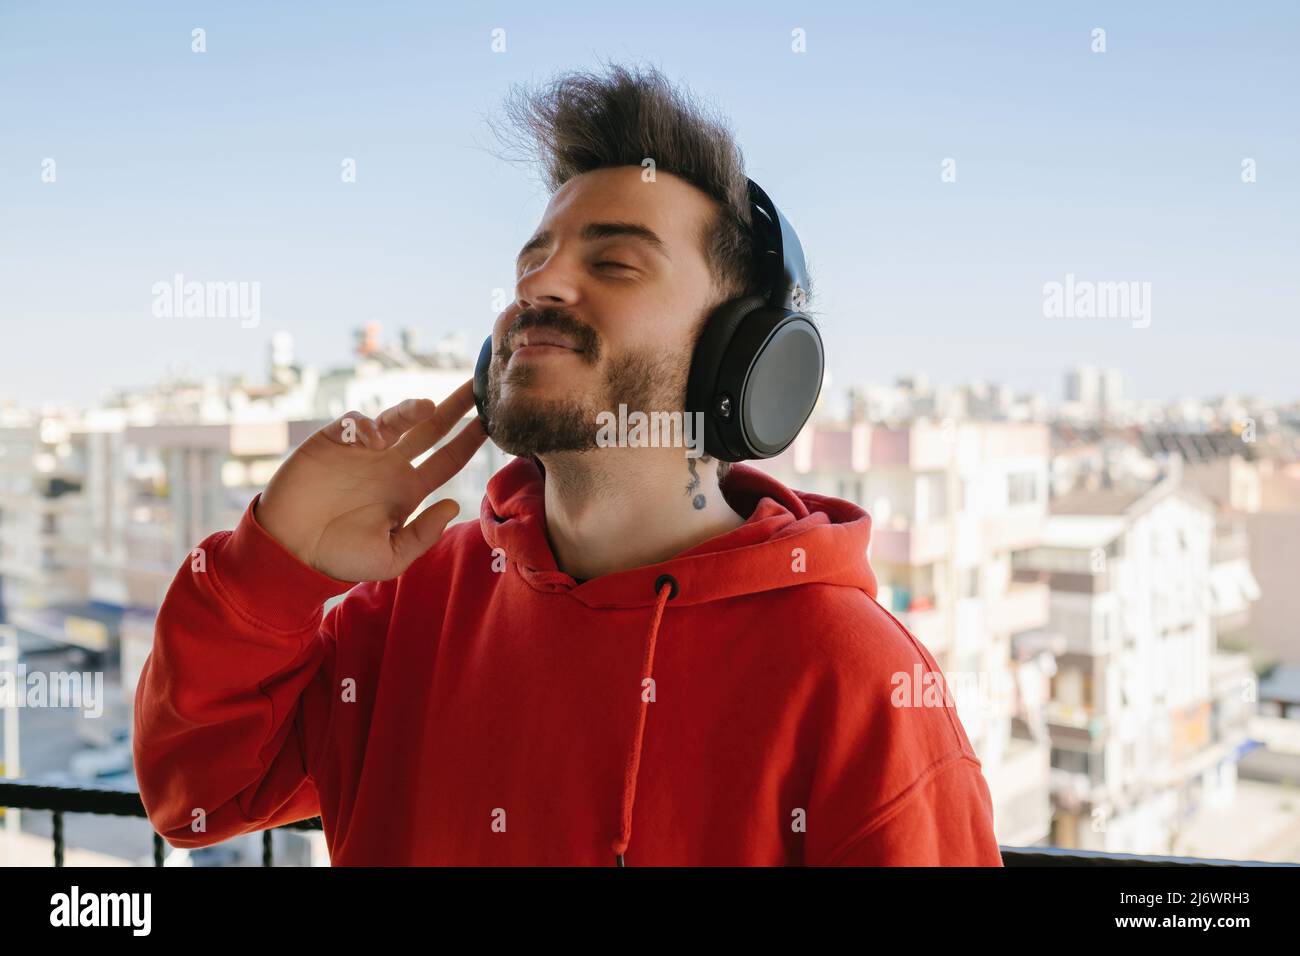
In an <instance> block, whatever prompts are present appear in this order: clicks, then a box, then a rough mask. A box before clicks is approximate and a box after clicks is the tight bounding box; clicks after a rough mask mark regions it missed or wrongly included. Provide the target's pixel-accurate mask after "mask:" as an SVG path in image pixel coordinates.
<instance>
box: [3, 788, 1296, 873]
mask: <svg viewBox="0 0 1300 956" xmlns="http://www.w3.org/2000/svg"><path fill="white" fill-rule="evenodd" d="M0 807H7V808H10V809H14V810H43V811H49V812H51V813H53V814H54V865H55V866H63V815H64V814H65V813H95V814H109V815H112V816H122V817H142V818H145V819H148V817H147V816H146V814H145V810H144V803H143V802H142V801H141V800H140V794H138V793H135V792H134V791H131V790H109V789H105V788H102V787H65V786H57V785H51V784H43V783H36V782H32V781H27V780H9V779H0ZM319 829H321V819H320V817H312V818H311V819H309V820H299V821H297V822H295V823H288V824H285V825H284V826H280V827H275V828H273V829H272V830H263V831H262V865H263V866H273V865H274V861H273V858H272V854H271V834H272V833H273V832H274V830H319ZM998 849H999V850H1001V851H1002V862H1003V864H1004V865H1006V866H1300V864H1296V863H1263V862H1257V861H1253V860H1215V859H1206V858H1202V857H1187V856H1151V855H1144V854H1138V853H1102V852H1097V851H1093V850H1064V849H1058V848H1056V847H1014V846H1000V847H998ZM163 854H164V840H163V838H162V836H161V835H160V834H159V833H157V832H156V831H155V832H154V835H153V865H154V866H162V865H163Z"/></svg>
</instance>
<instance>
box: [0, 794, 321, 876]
mask: <svg viewBox="0 0 1300 956" xmlns="http://www.w3.org/2000/svg"><path fill="white" fill-rule="evenodd" d="M0 807H5V808H7V809H11V810H48V811H50V812H51V813H53V814H54V820H53V823H54V865H55V866H63V815H64V814H65V813H96V814H106V815H109V816H116V817H144V818H147V815H146V814H145V811H144V802H143V801H142V800H141V799H140V794H138V793H136V792H134V791H132V790H109V789H107V788H103V787H63V786H54V785H50V784H43V783H35V782H32V781H28V780H11V779H5V780H0ZM319 829H321V820H320V817H312V818H311V819H310V820H299V821H297V822H296V823H289V824H286V825H284V826H282V827H274V828H273V829H272V830H263V831H262V865H263V866H274V865H275V863H274V859H273V855H272V852H271V833H272V832H273V830H319ZM165 842H166V841H164V840H163V838H162V835H161V834H159V833H157V832H155V833H154V835H153V865H154V866H162V865H163V858H164V856H165V854H166V847H165Z"/></svg>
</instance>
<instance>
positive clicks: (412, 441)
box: [393, 379, 474, 461]
mask: <svg viewBox="0 0 1300 956" xmlns="http://www.w3.org/2000/svg"><path fill="white" fill-rule="evenodd" d="M473 407H474V380H473V379H470V380H469V381H467V382H465V383H464V384H463V385H461V386H460V387H459V388H458V389H456V391H454V392H452V393H451V394H450V395H448V396H447V397H446V398H444V399H443V400H442V401H441V402H440V403H439V404H438V409H437V411H435V412H434V413H433V415H432V416H431V417H430V418H426V419H424V421H422V422H420V423H419V424H418V425H416V426H415V427H413V428H412V429H410V430H409V431H408V432H407V433H406V434H405V435H403V436H402V437H401V439H400V440H399V441H398V443H397V444H396V445H394V446H393V448H394V449H396V450H397V451H399V452H401V454H402V456H403V457H404V458H406V459H407V460H408V461H409V460H411V459H412V458H418V457H419V456H420V455H422V454H424V453H425V452H426V451H428V450H429V449H430V448H432V447H433V446H434V445H435V444H437V442H438V439H439V438H441V437H442V436H443V435H445V434H447V432H449V431H451V429H452V427H453V426H454V425H455V424H456V423H457V422H458V421H460V420H461V419H462V418H464V417H465V413H466V412H467V411H469V410H470V409H471V408H473Z"/></svg>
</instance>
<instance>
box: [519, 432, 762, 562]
mask: <svg viewBox="0 0 1300 956" xmlns="http://www.w3.org/2000/svg"><path fill="white" fill-rule="evenodd" d="M539 457H541V459H542V464H543V465H545V467H546V483H545V494H546V532H547V537H548V538H549V539H550V544H551V550H552V551H553V552H554V554H555V561H556V565H557V566H558V567H559V569H560V570H561V571H563V572H564V573H565V574H568V575H569V576H570V577H574V578H580V579H582V580H586V579H588V578H594V577H599V576H600V575H602V574H614V573H616V572H618V571H626V570H629V569H631V568H640V567H645V566H646V565H650V564H657V563H658V562H660V561H667V560H668V559H669V558H672V557H675V556H676V555H678V554H681V553H682V552H683V551H688V550H690V549H691V548H693V547H695V546H696V545H697V544H700V543H702V542H704V541H708V540H709V539H710V538H714V537H717V536H718V535H721V534H725V533H727V532H728V531H731V530H733V529H735V528H738V527H740V526H741V525H742V524H744V523H745V518H744V517H743V516H742V515H740V514H738V513H737V512H736V511H734V510H733V509H732V507H731V505H729V504H728V503H727V501H726V499H725V498H723V496H722V492H721V491H719V490H718V480H717V477H718V463H717V461H716V460H715V459H713V458H704V457H700V458H687V457H686V456H685V455H684V453H683V451H682V449H680V448H601V449H599V450H596V451H586V452H565V453H560V454H554V455H545V456H539Z"/></svg>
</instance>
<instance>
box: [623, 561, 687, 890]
mask: <svg viewBox="0 0 1300 956" xmlns="http://www.w3.org/2000/svg"><path fill="white" fill-rule="evenodd" d="M665 584H668V585H670V587H669V588H667V589H666V590H665V589H664V587H663V586H664V585H665ZM655 594H657V595H658V596H659V600H658V602H657V603H656V604H655V614H654V619H653V620H652V621H651V622H650V633H649V634H648V635H647V636H646V644H645V660H644V662H643V663H642V665H641V671H642V674H643V675H644V677H643V678H642V680H643V681H644V680H645V679H648V678H651V676H652V671H653V670H654V661H655V639H656V638H657V637H658V635H659V622H660V621H661V620H662V619H663V614H664V606H665V605H666V604H667V603H668V602H669V601H670V600H672V599H673V598H675V597H676V596H677V579H676V578H674V577H673V576H672V575H671V574H661V575H659V577H658V578H657V579H656V580H655ZM649 703H650V701H649V700H647V699H646V697H645V695H644V694H642V696H641V706H640V707H639V708H637V718H636V736H635V737H633V738H632V750H631V752H630V753H629V754H628V758H627V769H626V770H625V771H624V772H623V805H622V821H621V827H620V829H619V834H618V839H617V840H615V841H614V843H613V847H614V862H615V865H617V866H624V865H625V864H624V862H623V854H624V853H626V852H627V845H628V842H629V841H630V840H631V839H632V803H633V801H634V800H635V799H636V774H637V770H638V769H639V768H640V766H641V741H642V740H643V738H644V737H645V718H646V705H647V704H649Z"/></svg>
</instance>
